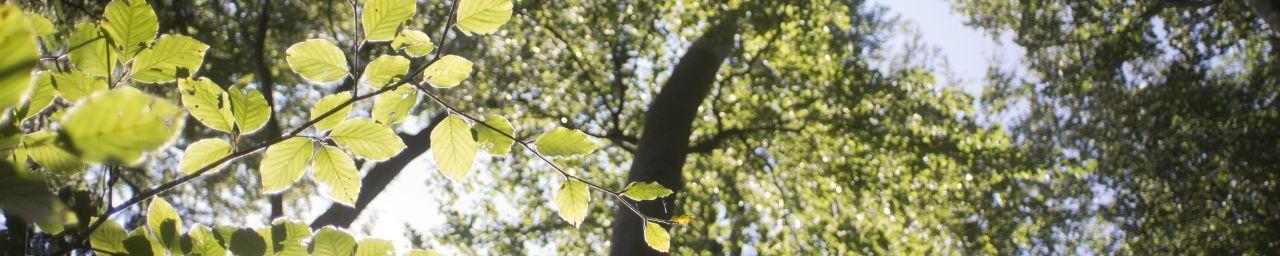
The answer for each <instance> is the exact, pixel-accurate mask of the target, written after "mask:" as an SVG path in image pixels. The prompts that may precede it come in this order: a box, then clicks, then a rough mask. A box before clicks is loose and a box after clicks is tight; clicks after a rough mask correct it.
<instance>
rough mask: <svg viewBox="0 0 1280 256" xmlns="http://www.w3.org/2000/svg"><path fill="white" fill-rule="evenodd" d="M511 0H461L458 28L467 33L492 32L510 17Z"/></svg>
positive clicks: (482, 33)
mask: <svg viewBox="0 0 1280 256" xmlns="http://www.w3.org/2000/svg"><path fill="white" fill-rule="evenodd" d="M511 8H512V4H511V0H462V2H461V5H459V6H458V29H460V30H462V32H463V33H465V34H467V35H471V34H481V35H484V34H492V33H493V32H497V31H498V27H500V26H502V24H506V23H507V21H508V20H510V19H511Z"/></svg>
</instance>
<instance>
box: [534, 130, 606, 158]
mask: <svg viewBox="0 0 1280 256" xmlns="http://www.w3.org/2000/svg"><path fill="white" fill-rule="evenodd" d="M533 144H534V145H536V146H538V152H539V153H542V155H545V156H551V157H562V156H577V155H586V154H588V153H591V151H595V150H596V144H595V142H591V139H589V138H587V135H586V134H584V133H582V132H580V131H577V130H570V129H565V128H564V127H556V129H554V130H551V131H549V132H546V133H543V134H542V135H541V136H538V139H537V140H535V141H534V142H533Z"/></svg>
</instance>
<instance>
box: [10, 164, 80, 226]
mask: <svg viewBox="0 0 1280 256" xmlns="http://www.w3.org/2000/svg"><path fill="white" fill-rule="evenodd" d="M61 204H62V201H59V200H58V198H56V197H54V195H53V194H52V193H49V188H48V187H47V186H45V183H44V179H43V178H41V177H27V175H26V171H23V170H19V169H18V168H17V166H14V165H12V164H11V163H10V162H8V161H0V211H3V212H4V213H5V214H13V215H17V216H19V217H22V218H23V219H26V220H43V219H45V218H47V217H49V216H51V215H54V214H59V212H60V211H62V210H63V209H66V208H64V207H63V206H62V205H61ZM28 222H29V221H28Z"/></svg>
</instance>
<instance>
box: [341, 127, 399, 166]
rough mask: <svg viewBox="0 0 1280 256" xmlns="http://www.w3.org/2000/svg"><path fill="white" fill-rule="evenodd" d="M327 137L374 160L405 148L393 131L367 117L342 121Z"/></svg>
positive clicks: (379, 159)
mask: <svg viewBox="0 0 1280 256" xmlns="http://www.w3.org/2000/svg"><path fill="white" fill-rule="evenodd" d="M329 138H333V141H334V142H337V143H338V146H342V147H343V148H346V149H347V150H349V151H351V153H352V154H355V155H357V156H360V157H363V158H365V159H369V160H374V161H382V160H387V159H389V158H391V157H393V156H396V154H399V153H400V151H401V150H404V148H405V145H404V141H402V140H400V136H397V135H396V133H395V131H392V130H391V128H388V127H386V126H382V125H379V124H378V123H376V122H374V121H373V120H370V119H368V118H355V119H350V120H346V121H342V123H340V124H338V126H337V127H334V128H333V132H330V133H329Z"/></svg>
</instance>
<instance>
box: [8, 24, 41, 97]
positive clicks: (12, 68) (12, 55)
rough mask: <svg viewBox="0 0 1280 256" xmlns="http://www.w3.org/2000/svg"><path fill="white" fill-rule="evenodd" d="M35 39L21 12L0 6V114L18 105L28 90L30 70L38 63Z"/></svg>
mask: <svg viewBox="0 0 1280 256" xmlns="http://www.w3.org/2000/svg"><path fill="white" fill-rule="evenodd" d="M36 47H37V46H36V38H35V35H33V34H31V30H30V29H27V21H26V19H24V18H23V17H22V11H21V10H18V7H16V6H14V5H7V4H6V5H3V6H0V49H4V57H3V58H0V110H3V109H7V108H9V107H10V106H13V105H15V104H18V101H19V100H22V96H23V95H25V94H26V92H27V88H30V87H31V69H32V68H33V67H35V66H36V60H38V59H39V57H40V56H39V55H38V53H37V48H36Z"/></svg>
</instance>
